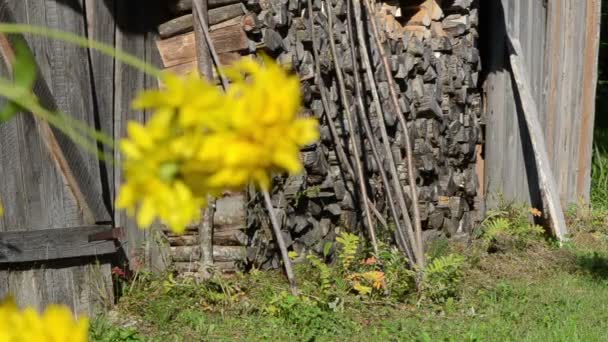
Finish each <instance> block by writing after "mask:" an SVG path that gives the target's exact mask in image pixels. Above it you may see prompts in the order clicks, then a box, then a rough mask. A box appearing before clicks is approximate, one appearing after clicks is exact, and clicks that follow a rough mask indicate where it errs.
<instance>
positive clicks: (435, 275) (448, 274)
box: [422, 254, 465, 303]
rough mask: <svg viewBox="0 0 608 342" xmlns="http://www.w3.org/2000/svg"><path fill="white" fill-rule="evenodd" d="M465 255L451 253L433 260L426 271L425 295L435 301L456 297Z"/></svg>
mask: <svg viewBox="0 0 608 342" xmlns="http://www.w3.org/2000/svg"><path fill="white" fill-rule="evenodd" d="M464 261H465V259H464V257H463V256H461V255H457V254H450V255H447V256H442V257H438V258H435V259H434V260H432V261H431V262H430V263H429V264H428V265H427V266H426V269H425V271H424V281H423V283H422V288H423V291H424V293H423V296H425V297H427V298H429V299H431V300H432V301H433V302H435V303H445V302H446V301H447V300H448V299H450V298H454V297H455V296H456V295H457V293H458V289H459V285H460V283H461V281H462V277H463V266H464Z"/></svg>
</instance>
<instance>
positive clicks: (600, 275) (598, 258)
mask: <svg viewBox="0 0 608 342" xmlns="http://www.w3.org/2000/svg"><path fill="white" fill-rule="evenodd" d="M576 263H577V266H578V267H579V268H580V269H581V271H583V272H584V273H587V274H588V275H590V276H591V277H593V278H594V279H597V280H608V256H606V255H603V254H600V253H598V252H593V253H592V254H585V255H580V256H578V257H577V259H576Z"/></svg>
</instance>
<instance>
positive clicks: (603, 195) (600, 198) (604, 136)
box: [591, 128, 608, 211]
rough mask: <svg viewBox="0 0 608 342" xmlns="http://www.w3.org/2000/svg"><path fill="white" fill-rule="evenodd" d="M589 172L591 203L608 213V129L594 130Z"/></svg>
mask: <svg viewBox="0 0 608 342" xmlns="http://www.w3.org/2000/svg"><path fill="white" fill-rule="evenodd" d="M594 142H595V147H594V153H593V166H592V171H591V203H592V205H593V206H594V207H595V208H597V209H600V210H604V211H608V128H606V129H601V128H598V129H596V134H595V139H594Z"/></svg>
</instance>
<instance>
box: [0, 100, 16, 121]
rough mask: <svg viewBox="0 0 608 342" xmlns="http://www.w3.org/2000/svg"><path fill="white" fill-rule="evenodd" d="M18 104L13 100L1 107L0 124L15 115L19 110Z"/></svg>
mask: <svg viewBox="0 0 608 342" xmlns="http://www.w3.org/2000/svg"><path fill="white" fill-rule="evenodd" d="M20 109H21V108H20V107H19V105H17V104H16V103H14V102H9V103H7V104H6V106H4V108H2V111H0V124H1V123H3V122H5V121H8V120H10V119H11V118H12V117H13V116H15V115H16V114H17V113H19V111H20Z"/></svg>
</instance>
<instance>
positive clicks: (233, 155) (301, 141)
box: [197, 58, 319, 189]
mask: <svg viewBox="0 0 608 342" xmlns="http://www.w3.org/2000/svg"><path fill="white" fill-rule="evenodd" d="M226 74H227V75H228V76H229V78H230V79H231V80H232V84H231V86H230V88H229V89H228V91H227V93H226V97H227V102H228V103H229V104H230V106H229V107H228V108H229V113H227V114H228V115H227V118H228V119H229V120H228V125H229V126H228V127H226V131H225V132H217V134H216V135H215V136H214V137H212V138H211V139H208V140H206V142H207V143H206V144H204V146H203V148H201V150H200V151H199V154H198V158H197V159H198V160H197V161H198V162H201V163H205V164H209V163H211V164H213V165H217V166H218V167H217V169H216V172H215V173H214V174H213V175H211V178H210V179H209V182H210V184H209V186H211V187H212V188H220V187H222V186H227V187H228V188H242V187H244V186H245V185H246V184H247V183H248V182H250V181H253V182H254V183H255V184H256V185H258V186H260V187H261V188H262V189H269V188H270V179H271V176H272V173H273V172H288V173H290V174H295V173H298V172H300V171H301V170H302V163H301V161H300V158H299V151H300V148H301V147H302V146H304V145H306V144H310V143H312V142H314V141H315V140H317V139H318V137H319V133H318V128H317V121H316V120H315V119H312V118H301V117H298V112H299V108H300V101H301V96H300V84H299V80H298V78H297V77H296V76H292V75H289V74H288V73H287V72H286V71H285V70H284V69H283V68H282V67H281V66H279V65H278V64H276V63H274V62H273V61H272V60H270V59H268V58H266V59H264V64H263V65H262V64H261V63H259V62H256V61H254V60H252V59H243V60H241V61H240V62H239V63H236V64H235V65H234V66H233V67H231V68H229V69H227V70H226Z"/></svg>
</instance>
